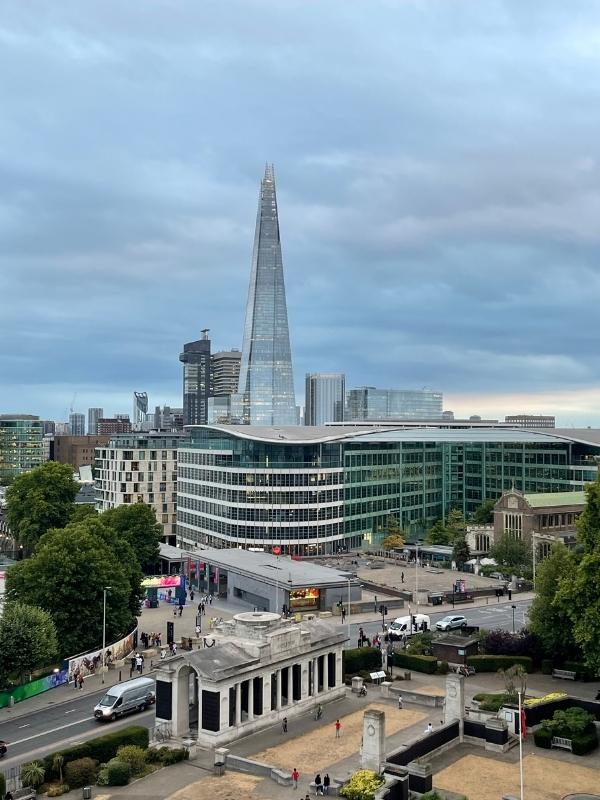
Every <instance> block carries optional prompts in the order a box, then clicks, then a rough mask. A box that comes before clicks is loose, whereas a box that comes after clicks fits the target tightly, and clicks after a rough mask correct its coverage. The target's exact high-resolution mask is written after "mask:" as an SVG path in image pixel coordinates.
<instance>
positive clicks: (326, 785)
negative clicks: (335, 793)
mask: <svg viewBox="0 0 600 800" xmlns="http://www.w3.org/2000/svg"><path fill="white" fill-rule="evenodd" d="M330 783H331V780H330V779H329V773H328V772H326V773H325V775H323V794H329V784H330Z"/></svg>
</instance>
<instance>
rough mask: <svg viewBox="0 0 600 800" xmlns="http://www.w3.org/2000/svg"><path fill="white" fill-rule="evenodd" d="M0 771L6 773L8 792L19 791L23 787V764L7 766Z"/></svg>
mask: <svg viewBox="0 0 600 800" xmlns="http://www.w3.org/2000/svg"><path fill="white" fill-rule="evenodd" d="M0 772H2V773H3V774H4V777H5V779H6V791H7V792H18V791H19V789H22V788H23V783H22V781H21V765H20V764H17V765H16V766H14V767H7V768H6V769H3V770H2V769H0Z"/></svg>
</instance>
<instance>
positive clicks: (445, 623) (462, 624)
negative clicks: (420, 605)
mask: <svg viewBox="0 0 600 800" xmlns="http://www.w3.org/2000/svg"><path fill="white" fill-rule="evenodd" d="M468 624H469V623H468V622H467V618H466V617H463V616H462V614H449V615H448V616H447V617H444V618H443V619H441V620H439V622H436V623H435V627H436V629H437V630H438V631H451V630H452V629H453V628H466V627H467V625H468Z"/></svg>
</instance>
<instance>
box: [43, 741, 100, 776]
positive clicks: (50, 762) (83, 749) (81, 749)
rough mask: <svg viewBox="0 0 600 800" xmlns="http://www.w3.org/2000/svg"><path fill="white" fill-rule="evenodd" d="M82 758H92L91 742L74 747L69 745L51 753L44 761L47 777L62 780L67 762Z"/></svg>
mask: <svg viewBox="0 0 600 800" xmlns="http://www.w3.org/2000/svg"><path fill="white" fill-rule="evenodd" d="M61 758H62V761H61ZM80 758H90V747H89V742H84V743H83V744H76V745H74V746H73V747H67V748H66V749H65V750H60V751H58V752H56V753H51V754H50V755H49V756H46V757H45V758H44V760H43V762H42V763H43V765H44V769H45V770H46V778H53V779H55V780H59V781H62V772H64V769H65V767H66V766H67V764H68V763H69V762H70V761H77V760H78V759H80Z"/></svg>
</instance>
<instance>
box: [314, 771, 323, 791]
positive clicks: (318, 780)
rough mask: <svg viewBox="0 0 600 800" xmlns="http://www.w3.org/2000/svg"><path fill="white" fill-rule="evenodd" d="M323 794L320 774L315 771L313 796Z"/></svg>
mask: <svg viewBox="0 0 600 800" xmlns="http://www.w3.org/2000/svg"><path fill="white" fill-rule="evenodd" d="M319 794H323V781H322V780H321V776H320V775H319V773H318V772H317V774H316V775H315V796H317V795H319Z"/></svg>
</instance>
